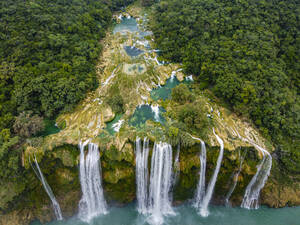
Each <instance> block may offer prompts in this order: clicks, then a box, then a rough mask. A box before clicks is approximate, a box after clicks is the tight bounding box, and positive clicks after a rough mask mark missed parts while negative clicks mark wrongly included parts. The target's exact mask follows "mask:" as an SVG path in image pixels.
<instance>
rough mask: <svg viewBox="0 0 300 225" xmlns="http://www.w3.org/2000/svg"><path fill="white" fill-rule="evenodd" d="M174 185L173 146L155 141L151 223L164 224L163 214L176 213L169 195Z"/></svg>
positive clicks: (150, 198) (152, 162)
mask: <svg viewBox="0 0 300 225" xmlns="http://www.w3.org/2000/svg"><path fill="white" fill-rule="evenodd" d="M171 186H172V146H171V145H169V144H167V143H162V142H160V143H155V144H154V148H153V152H152V159H151V173H150V187H149V205H148V212H149V213H150V214H151V215H150V217H149V218H148V222H149V223H150V224H155V225H161V224H163V222H164V220H163V216H165V215H174V214H175V213H174V211H173V209H172V207H171V200H170V196H169V192H170V188H171Z"/></svg>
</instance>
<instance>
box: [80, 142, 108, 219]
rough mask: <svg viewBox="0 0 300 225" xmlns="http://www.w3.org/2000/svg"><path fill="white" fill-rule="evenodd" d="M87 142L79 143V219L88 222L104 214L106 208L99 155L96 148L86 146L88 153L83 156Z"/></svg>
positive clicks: (90, 144) (89, 145)
mask: <svg viewBox="0 0 300 225" xmlns="http://www.w3.org/2000/svg"><path fill="white" fill-rule="evenodd" d="M87 144H88V141H86V142H84V143H82V142H80V143H79V148H80V166H79V168H80V184H81V190H82V198H81V200H80V202H79V218H80V219H81V220H83V221H87V222H89V221H90V220H91V219H92V218H93V217H95V216H97V215H100V214H106V213H107V207H106V201H105V199H104V195H103V189H102V184H101V174H100V169H101V165H100V154H99V151H98V146H97V145H96V144H93V143H89V144H88V153H87V155H86V156H85V154H84V148H85V146H86V145H87Z"/></svg>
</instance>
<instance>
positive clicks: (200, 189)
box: [194, 139, 206, 209]
mask: <svg viewBox="0 0 300 225" xmlns="http://www.w3.org/2000/svg"><path fill="white" fill-rule="evenodd" d="M199 140H200V139H199ZM200 141H201V154H200V163H201V169H200V178H199V183H198V186H197V192H196V196H195V202H194V207H195V208H198V209H201V207H202V203H203V198H204V195H205V173H206V147H205V143H204V141H202V140H200Z"/></svg>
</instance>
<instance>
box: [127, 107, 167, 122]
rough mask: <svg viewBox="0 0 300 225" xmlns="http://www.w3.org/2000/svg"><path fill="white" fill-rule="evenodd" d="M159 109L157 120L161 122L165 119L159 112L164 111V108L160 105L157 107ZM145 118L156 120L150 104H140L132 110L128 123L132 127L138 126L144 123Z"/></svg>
mask: <svg viewBox="0 0 300 225" xmlns="http://www.w3.org/2000/svg"><path fill="white" fill-rule="evenodd" d="M159 111H160V113H159V120H158V122H160V123H162V124H163V123H164V121H165V119H164V117H163V116H162V114H161V113H162V112H165V111H166V110H165V109H164V108H162V107H159ZM147 120H153V121H156V119H155V114H154V112H153V111H152V109H151V106H150V105H141V106H139V107H137V108H136V110H135V111H134V113H133V115H132V117H131V118H130V120H129V124H130V125H131V126H134V127H140V126H141V125H143V124H145V123H146V121H147Z"/></svg>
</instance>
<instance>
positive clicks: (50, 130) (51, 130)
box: [37, 119, 60, 136]
mask: <svg viewBox="0 0 300 225" xmlns="http://www.w3.org/2000/svg"><path fill="white" fill-rule="evenodd" d="M44 125H45V129H44V130H43V131H42V132H40V133H38V134H37V136H47V135H50V134H56V133H58V132H59V131H60V129H59V128H58V127H57V126H56V125H55V120H47V119H45V120H44Z"/></svg>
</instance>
